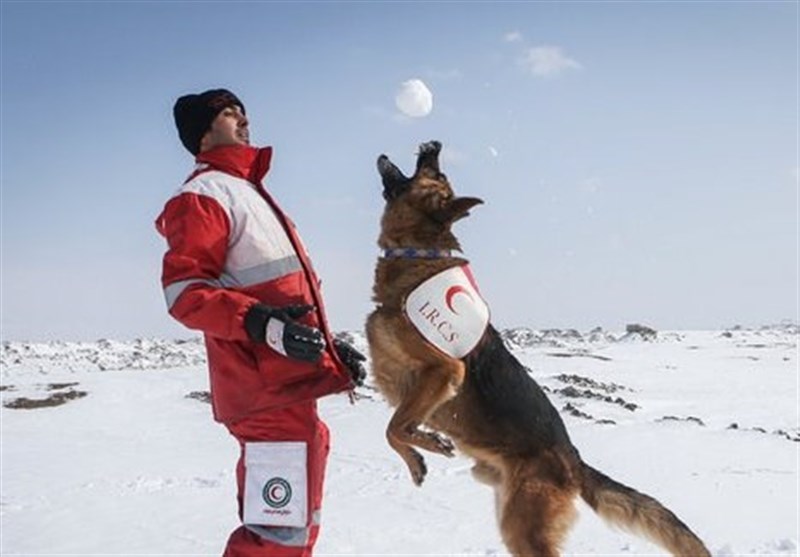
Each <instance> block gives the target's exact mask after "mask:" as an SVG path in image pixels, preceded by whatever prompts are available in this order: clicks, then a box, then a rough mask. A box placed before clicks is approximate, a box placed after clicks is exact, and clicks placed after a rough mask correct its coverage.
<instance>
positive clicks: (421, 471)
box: [406, 449, 428, 486]
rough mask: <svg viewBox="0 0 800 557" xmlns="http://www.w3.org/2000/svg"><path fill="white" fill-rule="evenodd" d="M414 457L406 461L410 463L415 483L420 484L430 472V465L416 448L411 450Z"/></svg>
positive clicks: (409, 467)
mask: <svg viewBox="0 0 800 557" xmlns="http://www.w3.org/2000/svg"><path fill="white" fill-rule="evenodd" d="M411 456H412V459H411V460H410V461H406V462H407V464H408V470H409V472H411V479H412V480H413V482H414V485H417V486H420V485H422V482H423V481H425V476H426V475H427V474H428V466H427V465H426V464H425V459H424V458H422V455H421V454H419V453H418V452H417V451H415V450H413V449H412V450H411Z"/></svg>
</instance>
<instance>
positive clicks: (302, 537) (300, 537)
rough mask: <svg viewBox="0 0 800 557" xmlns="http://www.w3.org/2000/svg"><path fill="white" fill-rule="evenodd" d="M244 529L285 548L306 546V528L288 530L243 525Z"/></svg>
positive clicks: (282, 527) (283, 527)
mask: <svg viewBox="0 0 800 557" xmlns="http://www.w3.org/2000/svg"><path fill="white" fill-rule="evenodd" d="M244 526H245V528H247V529H248V530H250V531H251V532H253V533H254V534H257V535H258V536H259V537H261V538H263V539H265V540H267V541H269V542H272V543H277V544H279V545H285V546H287V547H303V546H306V545H308V538H309V534H310V532H309V529H308V528H290V527H288V526H257V525H255V524H245V525H244Z"/></svg>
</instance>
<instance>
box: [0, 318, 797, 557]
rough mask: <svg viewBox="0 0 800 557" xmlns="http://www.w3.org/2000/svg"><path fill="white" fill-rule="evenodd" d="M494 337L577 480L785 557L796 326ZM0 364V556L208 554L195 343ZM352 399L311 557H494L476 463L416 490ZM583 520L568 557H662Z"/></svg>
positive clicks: (227, 474)
mask: <svg viewBox="0 0 800 557" xmlns="http://www.w3.org/2000/svg"><path fill="white" fill-rule="evenodd" d="M505 335H506V339H507V343H508V344H509V346H511V347H512V348H513V350H514V352H515V354H516V355H517V356H518V357H519V358H520V360H521V361H522V362H523V363H525V364H526V365H527V366H528V367H529V368H530V369H531V373H532V375H533V376H534V377H535V378H536V379H537V381H539V382H540V383H541V384H542V385H543V386H545V387H546V388H547V389H548V390H549V392H550V397H551V399H552V400H553V401H554V403H555V404H556V406H557V407H558V408H560V409H563V411H562V414H563V415H564V419H565V421H566V423H567V427H568V429H569V431H570V433H571V436H572V439H573V442H574V443H575V445H576V446H577V447H578V448H579V450H580V451H581V453H582V455H583V457H584V459H585V460H586V461H587V462H588V463H590V464H592V465H593V466H595V467H596V468H598V469H600V470H602V471H603V472H605V473H607V474H608V475H611V476H612V477H614V478H615V479H617V480H620V481H622V482H624V483H627V484H629V485H631V486H633V487H636V488H637V489H639V490H641V491H644V492H646V493H649V494H650V495H653V496H655V497H657V498H658V499H659V500H660V501H662V502H663V503H664V504H666V505H667V506H669V507H670V508H671V509H672V510H673V511H675V512H676V513H677V514H678V515H679V516H680V517H681V518H682V519H683V520H684V521H685V522H686V523H687V524H689V525H690V526H691V527H692V529H693V530H694V531H695V532H696V533H697V534H698V535H700V537H701V538H702V539H703V540H704V541H705V542H706V543H707V545H708V546H709V547H710V548H711V550H712V552H713V553H714V554H716V555H718V556H729V555H749V554H762V555H763V554H778V555H796V554H797V552H798V549H797V547H798V545H797V544H798V447H800V444H798V440H799V439H800V431H799V430H798V403H797V397H798V351H797V340H798V329H797V327H796V326H794V325H792V326H780V327H768V328H763V329H759V330H728V331H707V332H683V331H680V332H667V333H664V332H659V333H658V335H657V336H656V338H655V339H653V340H649V341H648V340H645V339H644V338H643V337H642V336H641V335H639V334H628V335H625V334H623V333H616V334H612V333H607V332H603V331H594V332H592V333H584V334H581V333H577V332H571V331H530V330H513V331H506V332H505ZM351 336H352V337H353V338H354V339H355V341H356V343H357V344H359V345H360V346H361V347H362V348H363V347H364V339H363V336H362V335H361V334H359V333H355V334H352V335H351ZM0 367H1V369H2V371H1V372H0V380H1V383H0V385H1V387H0V388H1V389H2V392H0V395H2V404H3V408H2V411H1V412H2V414H1V415H0V417H2V470H0V472H1V473H2V498H1V499H0V520H1V522H0V536H1V537H0V554H2V555H56V554H59V555H64V554H69V555H219V554H220V553H221V550H222V547H223V545H224V543H225V540H226V539H227V536H228V533H229V532H230V531H231V530H232V529H234V528H235V527H236V526H237V517H236V505H235V497H234V492H235V488H234V476H233V473H234V465H235V462H236V458H237V445H236V443H235V442H234V441H233V440H232V439H231V438H230V437H229V436H228V434H227V433H226V431H225V430H224V428H223V427H221V426H219V425H218V424H215V423H214V422H213V421H212V419H211V415H210V407H209V405H208V404H207V402H206V401H205V396H206V394H205V393H206V391H207V384H208V382H207V377H206V370H205V363H204V350H203V346H202V344H201V343H200V342H199V341H198V340H197V339H192V340H188V341H163V340H137V341H132V342H114V341H108V340H101V341H97V342H86V343H69V342H54V343H41V344H34V343H22V342H5V343H4V344H3V345H2V352H0ZM360 394H361V395H362V396H361V397H360V399H359V400H358V402H357V404H355V405H351V404H350V403H349V401H348V399H347V397H346V396H336V397H330V398H326V399H323V400H322V401H321V403H320V407H321V412H322V414H323V416H324V418H325V419H326V421H327V423H328V424H329V426H330V428H331V431H332V434H333V446H332V454H331V459H330V463H329V469H328V480H327V485H326V500H325V505H324V509H323V530H322V534H321V536H320V539H319V542H318V544H317V551H316V554H317V555H374V554H392V555H399V554H404V555H445V554H447V555H454V554H472V555H495V554H503V553H505V548H504V547H503V544H502V542H501V541H500V539H499V536H498V534H497V529H496V526H495V522H494V509H493V498H492V493H491V491H490V490H489V488H488V487H486V486H483V485H480V484H477V483H476V482H474V481H473V480H472V478H471V476H470V473H469V468H470V462H468V461H467V460H465V459H463V458H455V459H446V458H444V457H440V456H435V455H428V456H427V462H428V465H429V468H430V472H429V475H428V478H427V480H426V482H425V484H424V485H423V486H422V487H421V488H416V487H414V486H413V485H412V483H411V481H410V479H409V477H408V473H407V471H406V468H405V466H404V465H403V463H402V462H401V460H400V458H399V457H397V456H396V455H395V454H394V453H393V452H392V451H391V450H390V449H389V448H388V446H387V445H386V443H385V438H384V427H385V424H386V422H387V421H388V418H389V416H390V410H389V408H388V407H387V406H386V404H385V403H384V402H383V401H382V399H381V397H380V396H379V395H378V394H377V393H376V392H375V391H374V389H371V388H370V387H369V385H367V387H365V388H363V389H361V390H360ZM578 506H579V512H580V520H579V521H578V523H577V524H576V526H575V528H574V529H573V531H572V533H571V535H570V538H569V541H568V543H567V545H566V547H565V551H566V553H569V554H605V555H611V554H613V555H641V554H653V553H661V551H660V550H659V549H658V548H657V547H655V546H653V545H650V544H648V543H646V542H643V541H641V540H640V539H638V538H635V537H633V536H631V535H628V534H626V533H623V532H620V531H616V530H613V529H611V528H609V527H607V526H606V525H605V524H603V523H602V522H600V521H599V520H598V519H597V518H596V517H595V516H594V515H593V514H592V512H591V511H590V510H589V509H588V507H586V506H585V505H583V504H582V503H579V504H578Z"/></svg>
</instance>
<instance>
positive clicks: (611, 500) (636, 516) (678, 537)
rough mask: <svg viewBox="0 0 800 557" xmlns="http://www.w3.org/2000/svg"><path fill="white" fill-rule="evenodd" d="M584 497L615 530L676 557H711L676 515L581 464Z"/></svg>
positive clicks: (643, 495)
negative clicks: (638, 536) (619, 529)
mask: <svg viewBox="0 0 800 557" xmlns="http://www.w3.org/2000/svg"><path fill="white" fill-rule="evenodd" d="M581 465H582V468H581V472H582V473H581V479H582V481H581V497H583V500H584V501H586V503H587V504H588V505H589V506H590V507H592V509H594V511H595V512H596V513H597V514H598V515H600V517H601V518H603V519H604V520H606V521H607V522H609V523H611V524H613V525H614V526H617V527H620V528H624V529H626V530H628V531H630V532H631V533H634V534H639V535H642V536H644V537H646V538H648V539H650V540H651V541H653V542H654V543H657V544H658V545H660V546H662V547H663V548H664V549H666V550H668V551H669V552H670V553H672V554H673V555H681V556H686V557H689V556H691V557H710V555H711V553H709V551H708V549H706V546H705V545H703V542H702V541H700V538H698V537H697V536H696V535H694V533H693V532H692V531H691V530H689V527H688V526H686V525H685V524H684V523H683V522H681V520H680V519H679V518H678V517H677V516H675V515H674V514H673V513H672V511H670V510H669V509H667V508H666V507H665V506H664V505H662V504H661V503H659V502H658V501H656V500H655V499H653V498H652V497H650V496H649V495H645V494H643V493H639V492H638V491H636V490H635V489H632V488H630V487H628V486H625V485H622V484H621V483H619V482H616V481H614V480H612V479H611V478H609V477H608V476H606V475H605V474H603V473H602V472H598V471H597V470H595V469H594V468H592V467H591V466H589V465H588V464H586V463H581Z"/></svg>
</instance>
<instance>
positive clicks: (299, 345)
mask: <svg viewBox="0 0 800 557" xmlns="http://www.w3.org/2000/svg"><path fill="white" fill-rule="evenodd" d="M312 309H314V306H285V307H280V308H273V307H269V306H265V305H263V304H255V305H253V306H252V307H251V308H250V309H249V310H247V314H245V316H244V328H245V330H246V331H247V336H249V337H250V340H252V341H253V342H265V343H267V345H268V346H269V347H270V348H272V349H273V350H275V351H276V352H278V353H279V354H283V355H284V356H286V357H288V358H294V359H295V360H303V361H306V362H316V361H317V360H319V358H320V356H321V355H322V350H323V349H324V348H325V339H324V338H323V336H322V331H320V330H319V329H315V328H314V327H308V326H306V325H303V324H301V323H297V322H296V321H295V319H299V318H300V317H302V316H304V315H305V314H307V313H308V312H309V311H311V310H312Z"/></svg>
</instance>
